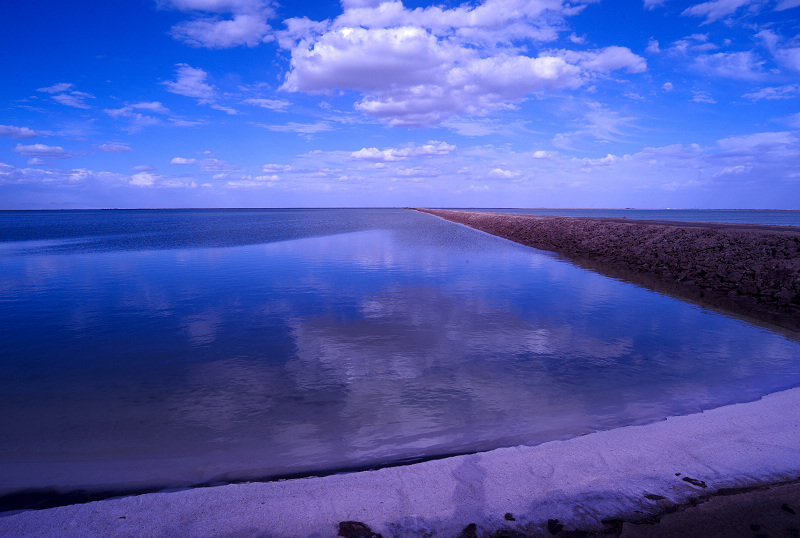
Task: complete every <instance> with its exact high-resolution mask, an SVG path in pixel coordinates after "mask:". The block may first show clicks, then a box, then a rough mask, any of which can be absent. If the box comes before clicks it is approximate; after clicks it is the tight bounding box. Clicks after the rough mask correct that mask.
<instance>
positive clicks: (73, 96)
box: [53, 92, 94, 108]
mask: <svg viewBox="0 0 800 538" xmlns="http://www.w3.org/2000/svg"><path fill="white" fill-rule="evenodd" d="M87 98H88V99H94V96H93V95H92V94H89V93H85V92H70V93H59V94H57V95H54V96H53V100H54V101H56V102H57V103H61V104H62V105H66V106H71V107H73V108H91V107H90V106H89V105H87V104H86V102H85V99H87Z"/></svg>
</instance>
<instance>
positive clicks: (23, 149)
mask: <svg viewBox="0 0 800 538" xmlns="http://www.w3.org/2000/svg"><path fill="white" fill-rule="evenodd" d="M11 151H16V152H17V153H19V154H20V155H24V156H25V157H40V158H45V159H68V158H70V157H72V155H73V154H72V152H71V151H69V150H66V149H64V148H62V147H61V146H46V145H45V144H32V145H30V146H23V145H22V144H17V147H15V148H14V149H13V150H11Z"/></svg>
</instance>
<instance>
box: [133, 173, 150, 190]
mask: <svg viewBox="0 0 800 538" xmlns="http://www.w3.org/2000/svg"><path fill="white" fill-rule="evenodd" d="M155 182H156V176H155V175H153V174H151V173H150V172H139V173H138V174H134V175H132V176H131V179H130V183H131V185H136V186H138V187H152V186H153V185H154V184H155Z"/></svg>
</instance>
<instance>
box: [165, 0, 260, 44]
mask: <svg viewBox="0 0 800 538" xmlns="http://www.w3.org/2000/svg"><path fill="white" fill-rule="evenodd" d="M161 4H162V5H163V6H167V7H172V8H174V9H177V10H180V11H184V12H189V13H191V14H192V15H193V16H194V17H193V18H192V19H191V20H188V21H184V22H181V23H178V24H177V25H175V26H173V27H172V36H173V37H174V38H175V39H177V40H179V41H183V42H184V43H186V44H188V45H191V46H193V47H205V48H210V49H224V48H230V47H236V46H240V45H246V46H248V47H255V46H256V45H259V44H260V43H266V42H269V41H272V40H273V39H274V37H273V36H272V27H271V26H270V25H269V24H267V21H268V20H269V19H270V18H272V17H274V16H275V10H274V8H273V6H272V5H271V2H270V1H268V0H169V1H163V2H161Z"/></svg>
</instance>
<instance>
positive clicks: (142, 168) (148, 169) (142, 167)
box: [131, 164, 158, 172]
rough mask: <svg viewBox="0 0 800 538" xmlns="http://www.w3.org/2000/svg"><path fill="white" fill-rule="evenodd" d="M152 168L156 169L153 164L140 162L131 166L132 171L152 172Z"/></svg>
mask: <svg viewBox="0 0 800 538" xmlns="http://www.w3.org/2000/svg"><path fill="white" fill-rule="evenodd" d="M154 170H158V169H157V168H156V167H155V166H152V165H149V164H140V165H138V166H134V167H133V168H131V171H133V172H152V171H154Z"/></svg>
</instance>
